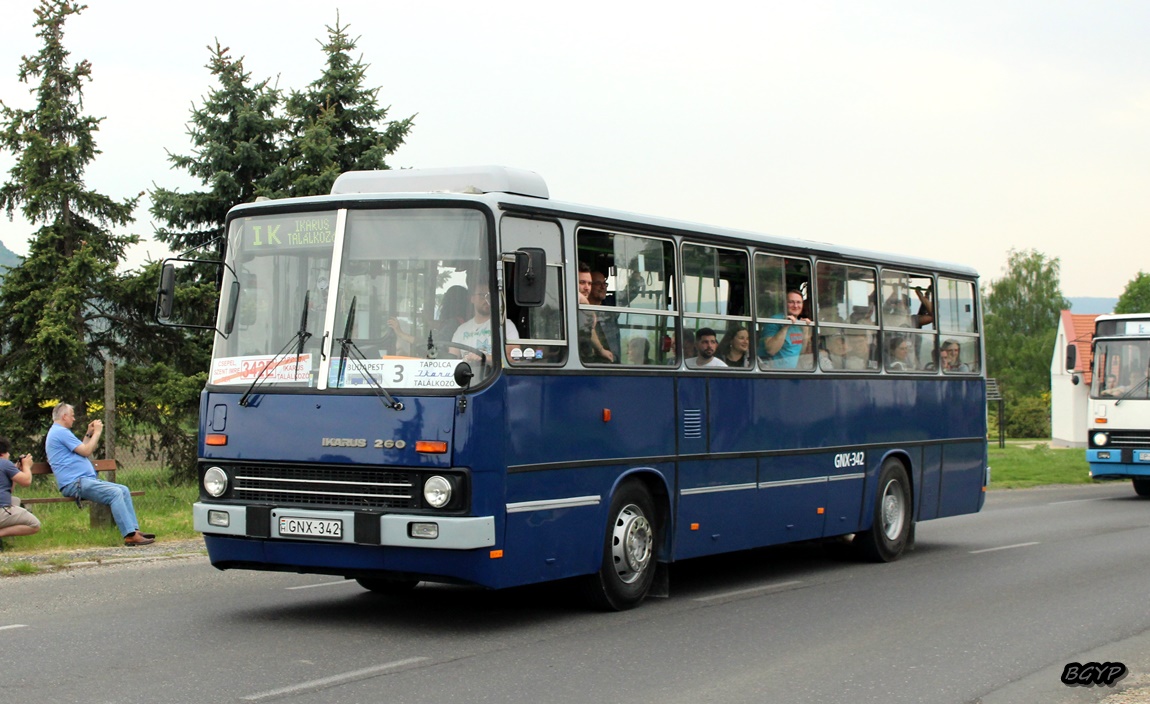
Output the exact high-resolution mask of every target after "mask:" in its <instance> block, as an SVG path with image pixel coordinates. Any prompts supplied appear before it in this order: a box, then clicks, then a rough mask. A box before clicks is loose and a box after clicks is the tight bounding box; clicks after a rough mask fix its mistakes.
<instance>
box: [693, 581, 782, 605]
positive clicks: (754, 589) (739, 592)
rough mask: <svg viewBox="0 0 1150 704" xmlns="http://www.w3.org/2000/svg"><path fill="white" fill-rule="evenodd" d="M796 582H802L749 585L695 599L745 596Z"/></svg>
mask: <svg viewBox="0 0 1150 704" xmlns="http://www.w3.org/2000/svg"><path fill="white" fill-rule="evenodd" d="M796 584H802V581H801V580H797V579H796V580H792V581H790V582H775V583H774V584H764V585H763V586H761V587H751V588H749V589H736V590H735V591H733V592H723V593H722V594H712V595H711V596H700V597H696V598H695V601H718V600H720V599H730V598H732V597H737V596H747V595H750V594H758V593H760V592H769V591H771V590H773V589H782V588H784V587H793V586H795V585H796Z"/></svg>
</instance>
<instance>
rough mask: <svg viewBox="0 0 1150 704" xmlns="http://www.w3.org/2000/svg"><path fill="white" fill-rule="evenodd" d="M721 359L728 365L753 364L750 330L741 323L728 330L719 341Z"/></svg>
mask: <svg viewBox="0 0 1150 704" xmlns="http://www.w3.org/2000/svg"><path fill="white" fill-rule="evenodd" d="M719 359H721V360H723V364H726V365H727V366H728V367H749V366H751V364H752V361H751V333H750V331H749V330H747V329H746V328H745V327H743V326H741V325H740V326H737V327H734V328H731V329H730V330H728V331H727V334H726V335H723V339H722V341H720V342H719Z"/></svg>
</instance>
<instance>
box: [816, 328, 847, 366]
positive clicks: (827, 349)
mask: <svg viewBox="0 0 1150 704" xmlns="http://www.w3.org/2000/svg"><path fill="white" fill-rule="evenodd" d="M819 367H820V368H822V369H824V370H832V369H846V367H847V338H846V336H845V335H842V334H840V333H835V334H833V335H824V336H823V344H822V348H821V349H819Z"/></svg>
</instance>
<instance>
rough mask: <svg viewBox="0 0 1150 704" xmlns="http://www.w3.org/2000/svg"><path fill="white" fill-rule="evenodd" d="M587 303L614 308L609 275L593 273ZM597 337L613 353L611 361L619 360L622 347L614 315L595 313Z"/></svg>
mask: <svg viewBox="0 0 1150 704" xmlns="http://www.w3.org/2000/svg"><path fill="white" fill-rule="evenodd" d="M587 302H588V303H590V304H591V305H593V306H613V305H615V302H614V298H612V299H611V300H610V301H609V300H608V299H607V275H606V274H604V273H603V272H601V271H594V270H592V271H591V292H590V293H588V294H587ZM595 320H596V324H595V335H596V337H598V338H599V340H600V342H602V343H603V346H604V347H606V348H607V349H608V350H610V351H611V361H615V360H617V359H619V356H620V354H619V353H620V351H621V350H622V349H623V348H622V346H621V345H620V337H619V321H618V317H617V316H616V315H615V314H614V313H604V312H603V311H596V313H595Z"/></svg>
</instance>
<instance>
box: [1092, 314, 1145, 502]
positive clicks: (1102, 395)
mask: <svg viewBox="0 0 1150 704" xmlns="http://www.w3.org/2000/svg"><path fill="white" fill-rule="evenodd" d="M1092 344H1093V347H1094V382H1093V384H1092V385H1091V388H1090V412H1089V414H1088V415H1087V424H1088V425H1087V441H1088V443H1089V444H1088V446H1087V450H1086V461H1087V462H1089V463H1090V475H1091V476H1093V477H1094V478H1095V479H1126V478H1129V479H1130V480H1132V481H1133V483H1134V491H1136V492H1137V493H1138V495H1139V496H1147V497H1150V382H1148V381H1147V378H1148V377H1150V314H1146V313H1143V314H1137V315H1101V316H1099V317H1098V319H1097V320H1095V321H1094V342H1093V343H1092Z"/></svg>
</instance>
